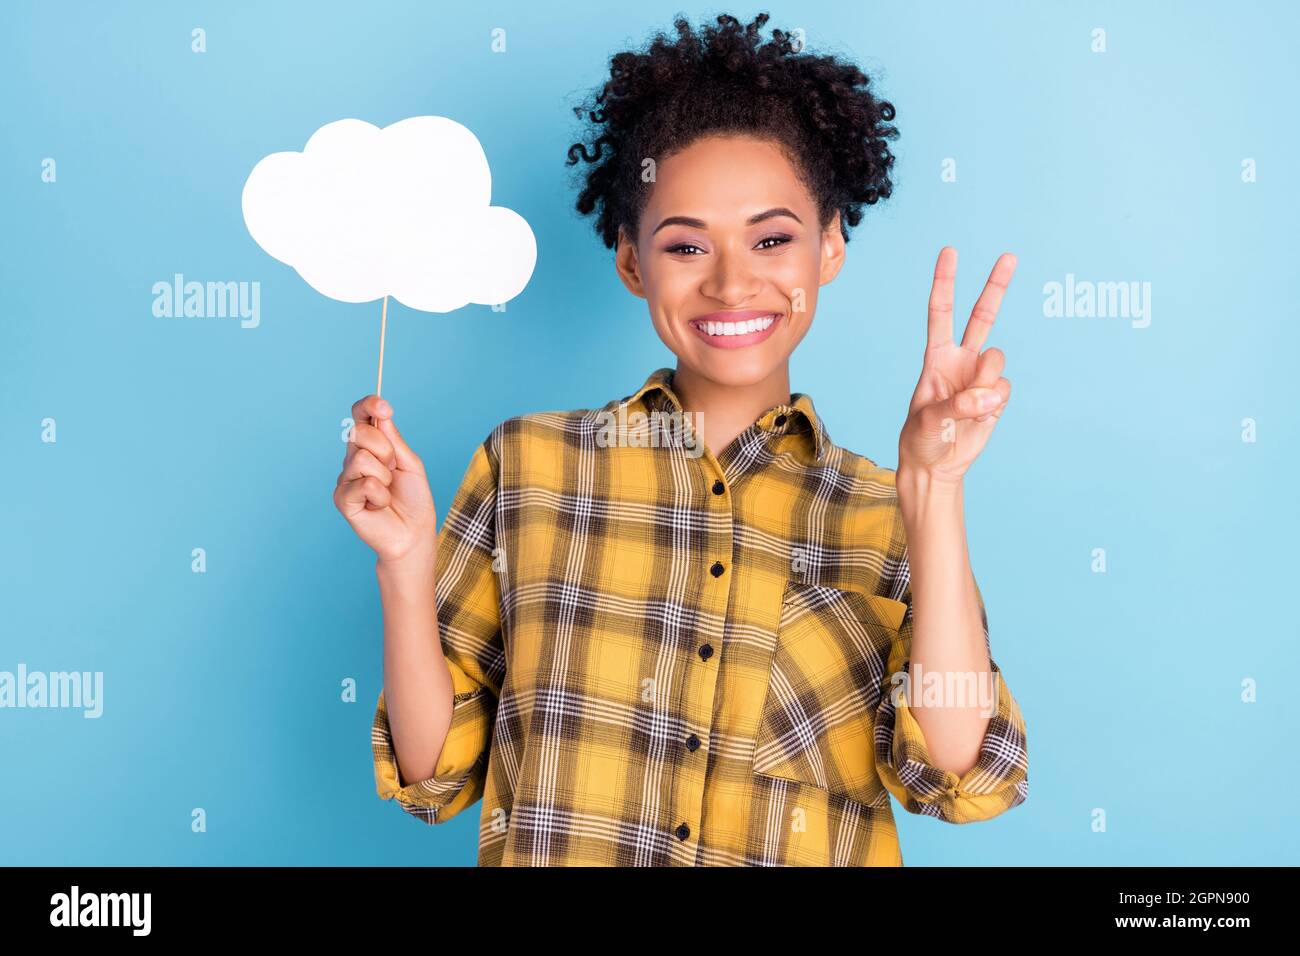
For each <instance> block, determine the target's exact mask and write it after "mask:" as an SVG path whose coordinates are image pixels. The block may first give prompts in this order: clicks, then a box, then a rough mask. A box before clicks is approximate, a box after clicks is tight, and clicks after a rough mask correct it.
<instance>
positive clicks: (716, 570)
mask: <svg viewBox="0 0 1300 956" xmlns="http://www.w3.org/2000/svg"><path fill="white" fill-rule="evenodd" d="M724 570H726V569H725V568H723V566H722V562H721V561H714V562H713V567H711V568H709V573H710V574H712V575H713V576H714V577H715V578H720V577H722V572H723V571H724Z"/></svg>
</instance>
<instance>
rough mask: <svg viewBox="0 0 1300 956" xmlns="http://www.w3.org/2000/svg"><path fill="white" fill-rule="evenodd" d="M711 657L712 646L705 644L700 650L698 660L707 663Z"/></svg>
mask: <svg viewBox="0 0 1300 956" xmlns="http://www.w3.org/2000/svg"><path fill="white" fill-rule="evenodd" d="M712 656H713V645H712V644H705V645H704V646H703V647H701V648H700V660H702V661H707V660H708V659H709V658H710V657H712Z"/></svg>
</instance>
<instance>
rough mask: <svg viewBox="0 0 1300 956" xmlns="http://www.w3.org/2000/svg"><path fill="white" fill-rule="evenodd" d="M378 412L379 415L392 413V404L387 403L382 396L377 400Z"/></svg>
mask: <svg viewBox="0 0 1300 956" xmlns="http://www.w3.org/2000/svg"><path fill="white" fill-rule="evenodd" d="M379 414H381V415H391V414H393V406H392V405H389V404H388V403H387V402H386V401H384V400H383V399H382V398H381V399H380V400H379Z"/></svg>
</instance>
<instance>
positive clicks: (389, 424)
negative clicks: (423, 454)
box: [379, 418, 424, 472]
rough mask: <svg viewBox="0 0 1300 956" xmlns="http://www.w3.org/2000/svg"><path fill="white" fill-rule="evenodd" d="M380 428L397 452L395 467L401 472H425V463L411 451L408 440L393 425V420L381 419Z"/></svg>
mask: <svg viewBox="0 0 1300 956" xmlns="http://www.w3.org/2000/svg"><path fill="white" fill-rule="evenodd" d="M379 428H380V429H381V430H382V432H383V434H384V436H385V437H386V438H387V439H388V441H389V443H390V444H391V445H392V447H393V450H394V452H395V459H396V464H395V465H394V466H393V467H396V468H397V469H398V470H400V471H414V472H423V471H424V462H423V461H421V460H420V456H419V455H417V454H416V453H415V452H413V451H412V450H411V446H410V445H408V444H407V443H406V439H404V438H403V437H402V434H401V432H399V431H398V430H397V426H396V425H395V424H393V420H392V418H381V419H380V420H379Z"/></svg>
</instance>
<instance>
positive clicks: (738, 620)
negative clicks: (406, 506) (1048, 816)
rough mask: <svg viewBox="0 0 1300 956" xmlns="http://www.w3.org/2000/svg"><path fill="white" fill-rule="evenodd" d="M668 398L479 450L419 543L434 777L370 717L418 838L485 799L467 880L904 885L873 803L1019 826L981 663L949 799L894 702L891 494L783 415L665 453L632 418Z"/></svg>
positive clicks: (895, 540) (637, 397) (645, 393)
mask: <svg viewBox="0 0 1300 956" xmlns="http://www.w3.org/2000/svg"><path fill="white" fill-rule="evenodd" d="M671 382H672V370H671V369H667V368H662V369H659V370H657V371H655V372H654V373H652V374H651V375H650V377H649V378H648V379H647V380H646V382H645V384H644V385H642V387H641V388H640V389H639V390H638V391H637V392H636V393H635V394H633V395H631V396H629V397H627V398H625V399H622V400H617V401H613V402H610V403H609V404H607V405H605V406H604V408H603V409H600V410H598V411H593V410H580V411H574V412H545V413H538V414H531V415H522V416H518V417H515V418H511V419H508V420H506V421H504V422H502V423H501V424H500V425H498V426H497V427H496V428H494V429H493V430H492V432H491V434H490V435H489V436H488V437H487V438H486V439H485V440H484V441H483V443H482V444H481V445H479V447H478V448H477V449H476V450H475V452H474V455H473V458H472V460H471V461H470V464H469V468H468V470H467V472H466V474H465V477H464V480H463V482H462V484H461V486H460V489H459V490H458V492H457V493H456V496H455V499H454V500H453V502H452V504H451V507H450V509H449V510H448V512H447V515H446V519H445V521H444V523H443V526H442V529H441V531H440V532H439V539H438V581H437V591H436V601H437V610H438V627H439V631H440V636H441V641H442V647H443V652H444V656H445V657H446V660H447V666H448V668H449V669H450V671H451V678H452V685H453V691H454V695H455V696H454V704H453V711H452V720H451V727H450V730H449V731H448V734H447V739H446V743H445V744H444V746H443V749H442V753H441V755H440V757H439V759H438V763H437V766H436V768H435V770H434V776H432V777H431V778H429V779H427V780H418V781H413V782H409V783H407V782H405V781H403V780H402V779H401V775H400V772H399V769H398V765H397V762H396V760H395V758H394V754H393V744H392V738H391V736H390V733H389V727H388V717H387V712H386V710H385V706H384V697H383V693H382V691H381V692H380V695H379V702H378V707H377V709H376V712H375V716H374V722H373V727H372V749H373V753H374V768H375V781H376V785H377V789H378V793H379V796H380V797H382V798H383V799H385V800H388V799H395V800H396V801H397V803H398V805H400V806H401V807H402V808H403V809H405V810H407V811H409V812H410V813H412V814H414V815H415V816H416V817H417V818H418V819H421V820H423V821H425V822H428V823H442V822H444V821H446V820H449V819H451V818H452V817H454V816H456V815H457V814H458V813H460V812H461V811H462V810H464V809H466V808H467V807H470V806H472V805H473V804H474V803H475V802H476V801H478V800H479V799H480V798H482V800H483V808H482V811H481V813H480V824H479V854H478V863H479V865H480V866H536V865H579V866H582V865H614V866H712V865H724V866H726V865H742V866H750V865H757V866H783V865H814V866H862V865H887V866H888V865H892V866H898V865H901V864H902V862H903V860H902V854H901V851H900V849H899V845H898V834H897V830H896V827H895V822H894V818H893V813H892V808H891V803H890V799H889V797H890V794H893V796H894V797H895V798H897V799H898V801H899V802H900V803H901V804H902V806H903V807H904V808H905V809H906V810H907V811H908V812H911V813H917V814H923V815H925V816H930V817H934V818H936V819H938V820H943V821H947V822H949V823H970V822H973V821H977V820H986V819H989V818H990V817H994V816H997V815H998V814H1000V813H1002V812H1003V811H1005V810H1008V809H1010V808H1011V807H1014V806H1016V805H1017V804H1019V803H1021V802H1022V801H1023V800H1024V799H1025V798H1026V796H1027V793H1028V753H1027V749H1026V734H1025V724H1024V721H1023V719H1022V717H1021V713H1020V709H1019V707H1018V705H1017V704H1016V701H1015V700H1014V699H1013V698H1012V696H1011V694H1010V692H1009V691H1008V690H1007V687H1006V684H1005V682H1004V679H1003V676H1002V673H1001V671H1000V670H999V669H998V666H997V664H996V662H994V663H993V664H992V668H991V670H992V673H993V675H994V684H995V688H996V694H997V696H996V702H997V707H996V714H995V715H994V716H992V718H991V720H990V721H989V724H988V729H987V731H986V734H985V737H984V740H983V742H982V744H981V747H980V751H979V759H978V762H977V763H976V765H975V766H974V767H972V768H971V769H970V770H969V771H967V772H966V773H965V774H964V775H962V776H960V777H958V775H957V774H955V773H953V772H951V771H947V770H943V769H940V768H938V767H936V766H934V765H933V764H931V763H930V758H929V753H928V750H927V747H926V741H925V737H924V735H923V734H922V732H921V729H920V726H919V725H918V724H917V722H916V719H915V717H914V715H913V714H912V713H911V712H910V711H909V709H908V703H907V700H906V699H905V698H904V697H903V696H902V695H899V694H895V693H893V686H892V684H891V679H890V675H892V674H894V673H895V672H897V671H900V670H906V669H907V668H908V663H909V661H908V658H909V649H910V646H911V637H912V614H911V584H910V576H909V570H908V563H907V545H906V537H905V534H904V529H903V524H902V519H901V514H900V512H899V508H898V498H897V494H896V489H895V485H894V471H893V470H891V469H886V468H881V467H880V466H878V465H876V464H875V463H874V462H872V461H871V460H870V459H867V458H864V457H862V456H860V455H856V454H854V453H853V452H850V451H847V450H845V449H843V448H841V447H839V446H837V445H834V444H833V443H832V442H831V440H830V437H829V435H828V434H827V431H826V428H825V426H824V425H823V423H822V422H821V420H820V419H819V418H818V416H817V414H816V412H815V411H814V410H813V405H812V401H811V399H810V398H809V397H808V396H807V395H805V394H802V393H798V392H796V393H795V394H794V395H792V396H791V397H790V403H789V404H781V405H776V406H773V407H772V408H770V409H768V410H767V411H766V412H764V413H763V414H762V415H761V416H760V417H759V418H758V420H757V421H756V422H754V423H753V424H752V425H750V426H749V428H747V429H745V430H744V431H743V432H741V434H740V435H739V436H738V437H737V438H736V439H735V441H733V442H732V443H731V444H730V445H728V446H727V448H726V449H724V450H723V451H722V453H721V454H719V455H717V456H716V457H715V456H714V454H713V453H712V452H709V451H704V450H703V446H702V444H699V443H698V441H695V442H693V441H692V440H690V439H689V438H688V439H687V440H682V439H681V438H680V437H679V438H678V440H677V441H675V442H674V441H657V440H656V439H657V438H658V437H659V433H656V432H654V431H653V429H650V428H647V427H642V426H641V423H638V422H637V416H636V415H635V414H634V413H636V412H641V413H643V415H645V416H647V417H648V416H649V415H650V414H651V413H653V412H659V413H661V414H663V413H668V414H670V415H671V414H672V413H674V412H676V413H678V414H680V413H681V405H680V402H679V400H678V398H677V397H676V395H674V393H673V391H672V388H671ZM601 413H605V414H603V415H602V414H601ZM611 414H613V415H625V416H626V421H627V422H628V423H630V424H629V427H628V430H627V432H626V435H625V436H624V438H623V439H622V440H619V441H616V442H612V443H611V442H610V441H608V440H602V438H601V435H602V428H607V427H608V422H609V421H610V415H611ZM661 431H662V429H661ZM604 434H605V435H606V436H608V434H609V432H608V431H606V432H604ZM682 434H685V433H682ZM691 434H698V432H693V433H691ZM692 444H694V447H695V448H697V449H700V451H697V452H696V453H691V451H690V447H691V446H692ZM700 452H702V453H700ZM976 592H977V593H978V592H979V587H978V584H977V585H976ZM979 604H980V615H981V617H982V618H983V624H984V636H985V640H986V642H987V640H988V618H987V615H986V614H985V612H984V602H983V596H982V595H981V596H980V598H979Z"/></svg>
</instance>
